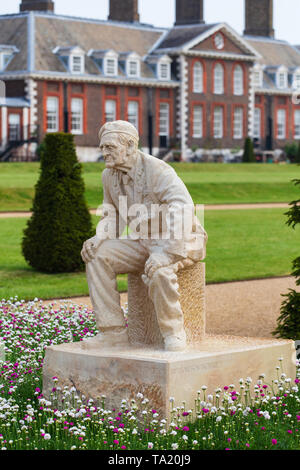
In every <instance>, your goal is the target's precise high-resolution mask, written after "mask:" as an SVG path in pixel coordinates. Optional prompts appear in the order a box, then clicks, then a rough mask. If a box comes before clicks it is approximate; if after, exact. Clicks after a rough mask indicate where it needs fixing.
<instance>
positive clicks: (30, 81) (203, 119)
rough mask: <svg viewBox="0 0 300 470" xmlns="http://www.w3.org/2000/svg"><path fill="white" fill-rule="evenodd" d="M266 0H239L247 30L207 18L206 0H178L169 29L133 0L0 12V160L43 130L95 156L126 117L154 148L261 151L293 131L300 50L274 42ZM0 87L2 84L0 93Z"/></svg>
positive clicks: (299, 112) (25, 3) (296, 129)
mask: <svg viewBox="0 0 300 470" xmlns="http://www.w3.org/2000/svg"><path fill="white" fill-rule="evenodd" d="M272 7H273V3H272V0H246V9H245V11H246V30H245V35H244V36H241V35H239V34H238V33H236V32H235V31H234V30H233V29H232V28H231V27H230V26H229V25H227V24H225V23H216V24H206V23H205V21H204V17H203V11H204V9H203V0H177V2H176V23H175V25H174V27H173V28H171V29H163V28H156V27H153V26H151V25H145V24H141V23H140V22H139V14H138V1H137V0H110V14H109V18H108V20H107V21H101V20H90V19H85V18H76V17H69V16H61V15H56V14H55V13H54V3H53V2H52V1H40V0H36V1H35V0H22V3H21V5H20V13H18V14H12V15H3V16H0V79H1V80H3V81H4V82H5V85H6V98H5V99H4V98H3V99H2V101H0V158H1V151H2V158H9V156H10V148H13V147H14V145H15V146H16V145H19V146H20V145H22V146H23V148H24V147H25V148H27V149H28V148H29V147H30V146H31V148H33V149H34V146H36V143H37V142H41V140H42V138H43V136H44V135H45V134H46V133H47V132H55V131H66V132H72V133H73V134H74V136H75V142H76V146H77V153H78V156H79V158H80V160H82V161H87V160H89V161H91V160H96V159H98V158H99V157H100V153H99V150H98V138H97V134H98V130H99V127H100V126H101V125H102V124H103V123H104V122H105V121H107V120H114V119H125V120H129V121H130V122H132V123H133V124H134V125H136V127H137V128H138V130H139V133H140V136H141V142H140V144H141V147H142V148H143V149H144V150H145V151H149V152H151V153H153V154H154V155H159V153H160V152H161V154H162V153H165V152H166V151H167V149H168V148H170V147H172V146H174V145H176V144H177V146H179V147H180V149H181V155H182V158H183V159H184V158H186V156H187V154H188V149H191V148H195V149H196V148H198V149H219V150H220V149H222V150H226V149H229V150H230V149H234V148H241V147H242V146H243V142H244V139H245V137H246V136H247V135H250V136H251V137H253V138H255V139H256V143H257V146H260V147H261V148H262V149H274V148H282V147H283V146H284V145H285V144H286V142H289V141H292V140H294V139H300V106H299V105H297V104H293V103H292V99H291V97H292V94H293V93H294V92H295V90H296V89H297V87H299V86H300V53H299V51H298V50H297V48H295V47H293V46H291V45H289V44H288V43H286V42H283V41H278V40H275V39H274V37H273V36H274V30H273V8H272ZM0 96H1V91H0Z"/></svg>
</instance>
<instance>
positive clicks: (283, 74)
mask: <svg viewBox="0 0 300 470" xmlns="http://www.w3.org/2000/svg"><path fill="white" fill-rule="evenodd" d="M276 82H277V87H278V88H287V87H288V74H287V70H286V68H285V67H280V68H279V69H278V71H277V76H276Z"/></svg>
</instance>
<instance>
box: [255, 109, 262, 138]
mask: <svg viewBox="0 0 300 470" xmlns="http://www.w3.org/2000/svg"><path fill="white" fill-rule="evenodd" d="M253 137H254V138H256V139H260V138H261V109H260V108H258V107H255V108H254V124H253Z"/></svg>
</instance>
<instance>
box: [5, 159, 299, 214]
mask: <svg viewBox="0 0 300 470" xmlns="http://www.w3.org/2000/svg"><path fill="white" fill-rule="evenodd" d="M173 167H174V168H175V170H176V171H177V173H178V175H179V176H180V177H181V178H182V179H183V181H184V182H185V184H186V185H187V187H188V189H189V191H190V193H191V195H192V197H193V199H194V202H195V203H196V204H219V203H220V204H221V203H225V204H232V203H258V202H289V201H291V200H293V199H295V198H296V197H297V195H298V194H297V189H296V188H295V187H294V186H293V185H292V184H291V180H292V179H294V178H296V177H299V174H300V168H299V166H296V165H274V164H214V163H204V164H203V163H198V164H197V163H196V164H191V163H174V164H173ZM103 168H104V164H103V163H85V164H83V176H84V180H85V185H86V199H87V202H88V205H89V207H90V208H95V207H97V206H98V205H99V204H100V203H101V202H102V184H101V172H102V171H103ZM38 175H39V163H1V164H0V211H13V210H29V209H30V207H31V200H32V197H33V195H34V185H35V183H36V181H37V178H38Z"/></svg>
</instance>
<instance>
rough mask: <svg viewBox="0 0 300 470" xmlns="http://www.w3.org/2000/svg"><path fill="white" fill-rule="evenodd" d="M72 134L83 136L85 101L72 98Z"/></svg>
mask: <svg viewBox="0 0 300 470" xmlns="http://www.w3.org/2000/svg"><path fill="white" fill-rule="evenodd" d="M71 132H72V133H73V134H83V100H82V98H72V101H71Z"/></svg>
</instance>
